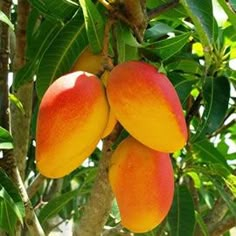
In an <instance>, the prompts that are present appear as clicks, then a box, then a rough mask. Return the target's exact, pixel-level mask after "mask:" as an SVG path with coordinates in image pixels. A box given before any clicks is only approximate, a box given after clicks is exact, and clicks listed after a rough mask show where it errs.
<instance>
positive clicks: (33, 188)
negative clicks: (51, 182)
mask: <svg viewBox="0 0 236 236" xmlns="http://www.w3.org/2000/svg"><path fill="white" fill-rule="evenodd" d="M44 180H45V177H44V176H43V175H41V174H38V175H37V176H36V177H35V179H34V181H33V182H32V183H31V184H30V186H29V187H28V188H27V193H28V196H29V198H30V199H31V198H32V197H33V196H34V195H35V194H36V193H37V191H38V190H39V188H40V187H41V185H42V184H43V182H44Z"/></svg>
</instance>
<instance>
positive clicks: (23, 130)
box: [10, 0, 33, 180]
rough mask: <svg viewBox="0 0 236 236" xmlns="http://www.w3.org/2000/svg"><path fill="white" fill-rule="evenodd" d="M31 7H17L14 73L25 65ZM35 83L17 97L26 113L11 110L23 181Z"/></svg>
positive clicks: (21, 1) (21, 4)
mask: <svg viewBox="0 0 236 236" xmlns="http://www.w3.org/2000/svg"><path fill="white" fill-rule="evenodd" d="M29 10H30V6H29V3H28V1H27V0H18V5H17V29H16V30H17V31H16V51H15V58H14V63H13V68H14V71H15V72H17V71H18V70H19V69H20V68H21V67H22V66H23V65H24V64H25V50H26V34H25V32H26V27H27V21H28V15H29ZM32 94H33V83H28V84H25V85H23V86H22V87H20V88H19V90H18V91H17V92H16V93H15V96H16V97H17V98H18V99H19V100H20V101H21V103H22V105H23V108H24V113H22V112H21V111H20V110H19V109H18V108H17V107H16V106H15V104H12V105H11V106H10V109H11V132H12V135H13V140H14V153H15V157H16V160H17V165H18V168H19V171H20V174H21V177H22V179H23V180H24V178H25V167H26V156H27V152H28V144H29V130H30V122H31V113H32Z"/></svg>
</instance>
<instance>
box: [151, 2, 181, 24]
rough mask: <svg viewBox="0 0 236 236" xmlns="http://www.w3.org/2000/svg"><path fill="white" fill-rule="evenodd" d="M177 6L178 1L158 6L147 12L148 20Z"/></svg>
mask: <svg viewBox="0 0 236 236" xmlns="http://www.w3.org/2000/svg"><path fill="white" fill-rule="evenodd" d="M178 4H179V0H173V1H171V2H168V3H166V4H164V5H162V6H159V7H157V8H155V9H152V10H150V11H149V12H148V19H149V20H151V19H153V18H155V17H157V16H159V15H161V14H162V13H164V12H166V11H168V10H170V9H172V8H174V7H176V6H177V5H178Z"/></svg>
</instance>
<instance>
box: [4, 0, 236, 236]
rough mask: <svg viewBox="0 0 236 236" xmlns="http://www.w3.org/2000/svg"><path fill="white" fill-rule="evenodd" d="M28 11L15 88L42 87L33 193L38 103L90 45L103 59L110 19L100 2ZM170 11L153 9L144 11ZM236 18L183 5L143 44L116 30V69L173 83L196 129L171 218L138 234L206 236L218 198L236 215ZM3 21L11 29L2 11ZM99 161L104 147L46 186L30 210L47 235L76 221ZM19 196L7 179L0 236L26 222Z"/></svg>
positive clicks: (152, 2) (213, 7)
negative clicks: (137, 66)
mask: <svg viewBox="0 0 236 236" xmlns="http://www.w3.org/2000/svg"><path fill="white" fill-rule="evenodd" d="M29 2H30V5H31V12H30V15H29V20H28V25H27V32H26V35H27V51H26V56H27V58H28V61H27V63H26V64H25V65H24V66H23V67H22V68H21V69H20V70H18V71H17V73H16V75H15V79H14V84H13V85H12V88H13V89H14V90H17V89H19V88H21V87H22V86H23V85H24V84H26V83H28V82H29V81H35V87H36V92H35V98H36V99H35V103H34V107H33V116H32V122H31V131H30V132H31V133H30V145H29V150H28V158H27V169H26V171H25V172H26V178H25V184H26V185H30V184H31V183H32V182H33V181H34V179H35V177H36V176H37V174H38V172H37V170H36V168H35V164H34V158H35V156H34V155H35V152H34V151H35V123H36V117H37V111H38V109H37V106H38V104H39V103H40V99H41V98H42V96H43V94H44V92H45V90H46V89H47V88H48V86H49V85H50V84H51V83H52V82H53V81H54V80H55V79H56V78H58V77H59V76H61V75H63V74H65V73H67V72H69V71H70V69H71V68H72V67H73V64H74V62H75V61H76V60H77V58H78V57H79V56H80V54H81V52H82V51H83V49H84V48H85V47H87V46H88V45H89V46H90V47H91V49H92V51H93V53H99V52H101V50H102V49H103V42H104V37H105V36H104V30H105V24H106V22H107V21H108V20H109V17H108V13H107V10H106V9H105V7H104V6H103V5H102V4H101V3H100V2H102V1H98V2H95V1H92V0H80V1H76V0H73V1H72V0H70V1H69V0H64V1H63V0H60V1H58V0H43V1H37V0H30V1H29ZM166 2H168V1H166V0H161V1H156V0H148V1H147V12H151V11H152V10H153V9H156V7H158V6H159V5H162V4H165V3H166ZM16 7H17V6H16ZM235 10H236V7H235V1H229V2H228V3H226V1H223V0H218V1H216V0H212V1H211V0H205V1H203V0H181V1H180V3H179V4H178V5H177V6H175V7H173V8H171V9H168V10H167V11H166V12H163V13H161V14H157V15H156V16H155V17H154V18H152V19H151V20H150V21H149V23H148V26H147V30H146V31H145V34H144V40H143V42H139V41H138V40H137V39H136V37H135V34H134V33H133V31H132V28H130V27H129V26H127V25H126V24H125V23H124V22H115V23H114V24H113V28H112V31H111V32H110V36H109V55H110V56H111V57H112V58H113V59H114V63H121V62H124V61H127V60H144V61H147V62H148V63H150V64H154V65H155V66H156V67H157V68H159V70H160V71H162V72H163V73H165V74H167V76H168V77H169V79H170V80H171V82H172V83H173V84H174V86H175V88H176V91H177V93H178V95H179V97H180V100H181V103H182V106H183V109H184V112H185V115H186V121H187V124H188V127H189V141H188V143H187V145H186V146H185V148H184V149H182V150H180V151H178V152H176V153H173V154H172V163H173V166H174V170H175V183H176V188H175V191H176V194H175V198H174V202H173V206H172V208H171V210H170V212H169V215H168V217H167V218H166V219H165V220H164V221H163V223H162V224H161V225H159V226H158V227H157V228H156V229H154V230H153V232H149V233H146V234H139V235H146V236H148V235H156V234H158V235H161V233H163V232H165V233H166V235H179V236H181V235H186V236H190V235H194V232H195V235H196V232H199V231H196V230H200V231H201V233H202V234H203V235H208V234H210V233H209V232H207V230H208V229H209V225H208V221H207V220H206V219H208V216H210V215H211V213H212V211H213V210H214V206H215V204H216V201H217V199H222V204H226V205H227V211H226V212H225V213H224V216H227V217H230V216H232V217H235V216H236V204H235V199H236V176H235V173H236V172H235V171H236V170H235V168H236V162H235V157H236V152H235V142H236V135H235V134H236V123H235V110H236V103H235V102H236V95H235V90H236V70H235V66H234V67H232V66H231V65H232V64H231V63H232V62H233V60H234V59H236V53H235V52H236V43H235V42H236V41H235V39H236V27H235V26H236V14H235ZM219 12H221V13H222V12H223V13H224V15H223V16H224V18H223V19H219V18H218V15H217V14H219ZM0 20H1V21H4V22H6V23H7V24H8V25H9V26H10V27H11V29H13V26H12V24H11V23H10V21H9V20H8V19H7V17H6V15H5V14H4V13H2V11H0ZM12 23H13V24H15V23H16V22H12ZM10 68H11V67H10ZM9 72H11V71H9ZM35 78H36V80H35ZM16 101H17V98H16ZM21 111H22V112H23V108H22V109H21ZM167 132H171V130H167ZM122 135H123V136H122ZM124 136H127V135H126V133H125V131H123V132H122V134H121V136H120V137H119V138H118V142H120V141H121V139H123V138H124ZM45 138H46V137H45ZM116 145H117V143H115V144H114V146H116ZM12 148H13V139H12V137H11V135H10V133H9V132H8V131H7V130H6V129H3V128H2V127H0V149H4V150H5V149H12ZM1 153H2V152H1ZM101 155H102V154H101V150H100V148H97V149H96V150H95V151H94V153H93V154H92V155H91V156H90V157H89V159H88V161H87V163H85V164H84V165H82V166H81V167H78V169H76V170H75V171H74V172H73V173H71V174H70V175H68V176H66V177H64V178H63V179H60V180H49V179H47V180H44V182H43V184H42V185H41V186H40V188H38V189H37V192H36V194H34V196H32V198H31V202H32V204H33V206H34V207H35V208H36V207H37V208H36V214H37V216H38V217H39V220H40V222H41V223H42V224H43V226H44V227H45V229H46V228H47V226H48V225H49V222H50V220H51V219H53V218H55V216H57V217H60V220H61V223H63V222H66V221H67V220H72V221H73V220H74V221H75V222H76V221H79V219H80V217H81V215H82V214H83V210H84V206H85V205H86V203H87V200H88V197H89V195H90V191H91V188H92V185H93V183H94V179H95V177H96V173H97V167H98V163H99V160H100V157H101ZM58 182H60V184H61V188H60V190H59V191H60V194H59V195H57V196H56V195H55V196H54V195H53V193H52V191H53V186H55V185H56V183H58ZM18 195H19V194H18V191H17V189H16V187H15V183H13V182H11V181H10V179H9V178H8V177H7V175H6V174H5V173H4V172H3V171H2V170H1V171H0V228H1V229H2V230H3V231H6V232H8V233H9V235H14V228H15V227H13V225H14V226H16V223H17V220H19V221H20V222H23V217H24V214H25V213H24V207H23V205H22V204H23V203H22V201H21V200H20V198H19V196H18ZM51 195H52V196H53V197H52V196H51ZM47 199H48V200H47ZM45 202H46V205H45ZM8 214H9V217H7V215H8ZM137 214H138V213H137ZM7 219H10V220H9V221H8V220H7ZM222 219H223V217H222ZM216 223H217V219H216ZM119 224H120V216H119V212H118V211H117V206H116V204H115V203H114V204H113V207H112V210H111V214H110V216H109V218H108V220H107V223H106V226H109V227H112V228H117V227H118V226H119ZM55 227H56V226H55ZM52 228H53V227H49V229H52ZM49 229H47V230H49ZM228 230H229V229H226V231H228ZM125 231H126V230H125ZM137 235H138V234H137ZM228 235H230V234H228Z"/></svg>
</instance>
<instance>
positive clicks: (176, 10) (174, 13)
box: [147, 0, 185, 21]
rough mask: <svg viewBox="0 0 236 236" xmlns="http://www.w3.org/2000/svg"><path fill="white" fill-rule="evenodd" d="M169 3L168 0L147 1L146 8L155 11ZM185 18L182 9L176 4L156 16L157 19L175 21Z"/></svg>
mask: <svg viewBox="0 0 236 236" xmlns="http://www.w3.org/2000/svg"><path fill="white" fill-rule="evenodd" d="M167 3H170V1H169V0H159V1H156V0H147V7H148V8H150V9H156V8H157V7H162V6H164V5H165V4H167ZM184 16H185V10H184V8H183V7H182V6H181V5H180V4H178V5H177V6H175V7H173V8H170V9H168V10H167V11H164V12H162V14H158V15H157V18H158V19H160V18H161V19H166V18H167V19H171V20H172V19H173V20H174V21H176V20H177V19H178V18H183V17H184Z"/></svg>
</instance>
